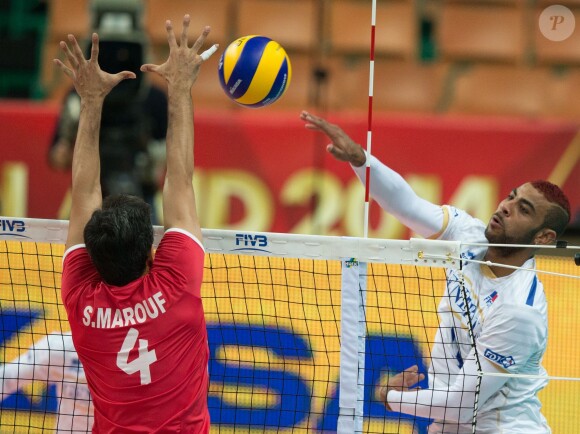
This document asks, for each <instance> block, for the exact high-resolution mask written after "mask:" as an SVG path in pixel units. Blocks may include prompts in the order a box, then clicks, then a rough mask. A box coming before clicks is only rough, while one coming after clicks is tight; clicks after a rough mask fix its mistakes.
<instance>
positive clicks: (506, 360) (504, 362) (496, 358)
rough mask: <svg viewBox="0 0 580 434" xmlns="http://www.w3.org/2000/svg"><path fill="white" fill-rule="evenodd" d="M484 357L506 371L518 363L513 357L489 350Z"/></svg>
mask: <svg viewBox="0 0 580 434" xmlns="http://www.w3.org/2000/svg"><path fill="white" fill-rule="evenodd" d="M483 355H484V356H485V357H487V358H488V359H489V360H491V361H492V362H494V363H497V364H498V365H501V366H503V367H504V368H506V369H507V368H509V367H510V366H513V365H515V364H516V361H515V360H514V358H513V357H512V356H502V355H501V354H498V353H496V352H494V351H491V350H490V349H489V348H487V349H486V350H485V353H484V354H483Z"/></svg>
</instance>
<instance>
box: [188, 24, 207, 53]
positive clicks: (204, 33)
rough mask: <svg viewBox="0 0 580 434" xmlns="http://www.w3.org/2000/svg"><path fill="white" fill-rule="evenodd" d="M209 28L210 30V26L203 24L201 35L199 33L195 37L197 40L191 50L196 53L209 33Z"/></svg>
mask: <svg viewBox="0 0 580 434" xmlns="http://www.w3.org/2000/svg"><path fill="white" fill-rule="evenodd" d="M210 30H211V27H210V26H205V27H204V28H203V31H202V32H201V35H199V37H198V38H197V40H196V41H195V43H194V44H193V47H192V50H193V51H194V52H196V53H197V52H198V51H199V49H200V48H201V47H202V46H203V43H204V42H205V38H207V35H209V32H210Z"/></svg>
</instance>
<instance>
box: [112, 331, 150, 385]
mask: <svg viewBox="0 0 580 434" xmlns="http://www.w3.org/2000/svg"><path fill="white" fill-rule="evenodd" d="M138 337H139V331H138V330H137V329H134V328H131V329H129V331H128V332H127V336H125V340H124V341H123V345H122V346H121V350H120V351H119V352H118V353H117V366H118V367H119V368H120V369H121V370H122V371H123V372H126V373H127V374H129V375H133V374H134V373H135V372H139V373H140V374H141V384H142V385H145V384H149V383H151V370H150V369H149V366H150V365H151V364H152V363H155V362H156V361H157V355H156V354H155V350H151V351H149V348H147V347H148V346H149V341H148V340H147V339H139V357H137V358H136V359H135V360H132V361H130V362H129V353H130V352H131V350H132V349H133V348H135V344H136V343H137V338H138Z"/></svg>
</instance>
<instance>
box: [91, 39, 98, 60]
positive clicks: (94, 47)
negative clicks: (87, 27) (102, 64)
mask: <svg viewBox="0 0 580 434" xmlns="http://www.w3.org/2000/svg"><path fill="white" fill-rule="evenodd" d="M91 42H92V44H91V62H98V61H99V35H97V34H96V33H93V35H92V36H91Z"/></svg>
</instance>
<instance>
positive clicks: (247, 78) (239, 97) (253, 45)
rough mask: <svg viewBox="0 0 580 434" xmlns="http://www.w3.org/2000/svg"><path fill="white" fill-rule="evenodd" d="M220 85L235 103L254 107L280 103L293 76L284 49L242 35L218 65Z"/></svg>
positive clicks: (263, 37) (266, 40)
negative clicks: (279, 100)
mask: <svg viewBox="0 0 580 434" xmlns="http://www.w3.org/2000/svg"><path fill="white" fill-rule="evenodd" d="M218 73H219V79H220V83H221V86H222V88H223V90H224V92H225V93H226V95H227V96H228V97H229V98H230V99H231V100H233V101H234V102H236V103H238V104H240V105H242V106H245V107H252V108H259V107H264V106H267V105H270V104H272V103H274V102H275V101H277V100H278V99H279V98H280V97H281V96H282V95H284V92H286V89H288V86H289V85H290V79H291V77H292V68H291V66H290V59H289V58H288V55H287V54H286V51H285V50H284V48H282V46H281V45H280V44H279V43H277V42H276V41H273V40H272V39H270V38H267V37H265V36H259V35H248V36H242V37H241V38H238V39H236V40H235V41H234V42H232V43H231V44H230V45H228V47H227V48H226V49H225V51H224V52H223V54H222V56H221V57H220V61H219V65H218Z"/></svg>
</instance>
